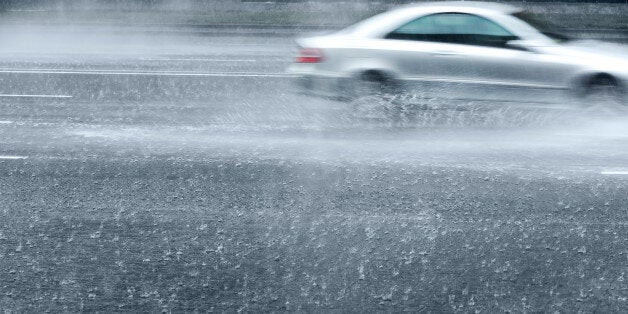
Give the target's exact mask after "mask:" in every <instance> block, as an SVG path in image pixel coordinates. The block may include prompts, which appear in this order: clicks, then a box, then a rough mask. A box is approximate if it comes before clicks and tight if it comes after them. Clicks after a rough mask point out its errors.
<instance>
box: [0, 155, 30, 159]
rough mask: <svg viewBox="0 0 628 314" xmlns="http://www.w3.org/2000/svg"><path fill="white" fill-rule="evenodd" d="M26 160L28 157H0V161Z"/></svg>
mask: <svg viewBox="0 0 628 314" xmlns="http://www.w3.org/2000/svg"><path fill="white" fill-rule="evenodd" d="M27 158H28V156H9V155H6V156H3V155H0V160H1V159H8V160H18V159H27Z"/></svg>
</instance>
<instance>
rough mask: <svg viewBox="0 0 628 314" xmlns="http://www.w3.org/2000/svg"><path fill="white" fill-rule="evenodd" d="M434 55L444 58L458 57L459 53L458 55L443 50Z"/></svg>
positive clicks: (433, 53)
mask: <svg viewBox="0 0 628 314" xmlns="http://www.w3.org/2000/svg"><path fill="white" fill-rule="evenodd" d="M432 55H435V56H443V57H444V56H457V55H459V53H456V52H454V51H447V50H442V51H434V52H432Z"/></svg>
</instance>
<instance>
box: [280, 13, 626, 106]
mask: <svg viewBox="0 0 628 314" xmlns="http://www.w3.org/2000/svg"><path fill="white" fill-rule="evenodd" d="M297 43H298V45H299V49H300V51H299V56H298V57H297V58H296V60H295V62H294V63H293V64H292V65H291V66H290V68H289V72H291V73H293V74H294V75H295V76H296V77H297V81H298V83H299V84H298V85H299V86H300V87H301V88H302V89H303V91H306V92H308V93H311V94H316V95H321V96H330V97H335V98H341V99H354V98H356V97H360V96H365V95H367V94H373V93H399V92H402V91H411V92H413V93H419V94H420V95H423V96H426V97H444V98H457V99H482V100H499V101H518V102H521V101H524V102H540V103H547V102H556V101H561V102H562V101H565V100H572V99H573V98H578V99H585V100H587V99H591V97H593V96H595V97H598V96H600V95H601V96H603V97H610V98H612V99H613V100H618V101H619V102H620V103H624V102H625V98H624V95H625V93H626V90H627V88H626V87H627V86H628V85H627V82H628V51H627V50H626V48H625V46H622V45H619V44H612V43H603V42H597V41H582V40H571V39H569V38H568V37H565V36H562V35H559V34H557V33H555V32H552V30H551V29H550V28H548V27H547V26H546V25H545V24H544V23H543V22H539V21H538V20H537V19H535V18H534V17H533V16H532V15H529V14H527V13H526V12H524V11H522V10H521V9H519V8H517V7H514V6H510V5H504V4H496V3H483V2H435V3H424V4H419V5H411V6H404V7H401V8H398V9H394V10H392V11H388V12H385V13H382V14H379V15H376V16H374V17H371V18H369V19H366V20H364V21H362V22H359V23H357V24H355V25H353V26H351V27H349V28H347V29H344V30H342V31H340V32H337V33H334V34H331V35H326V36H318V37H311V38H303V39H299V40H297ZM595 99H598V98H595Z"/></svg>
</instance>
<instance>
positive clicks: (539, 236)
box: [0, 32, 628, 313]
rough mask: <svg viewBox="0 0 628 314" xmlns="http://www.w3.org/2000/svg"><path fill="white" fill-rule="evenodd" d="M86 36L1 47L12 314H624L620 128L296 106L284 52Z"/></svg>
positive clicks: (254, 42) (3, 298)
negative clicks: (262, 313)
mask: <svg viewBox="0 0 628 314" xmlns="http://www.w3.org/2000/svg"><path fill="white" fill-rule="evenodd" d="M72 34H75V33H72ZM72 36H74V35H72ZM72 36H69V35H68V34H66V33H61V34H56V35H55V34H53V35H51V34H48V35H47V36H40V35H34V34H32V33H28V32H27V33H25V35H24V36H23V37H22V40H14V41H11V42H10V43H11V44H6V45H3V46H2V48H0V55H1V57H2V61H1V62H0V82H1V83H0V94H1V95H2V96H0V217H1V219H0V272H1V274H2V275H1V276H0V292H1V293H2V294H1V295H0V308H3V309H10V310H15V311H17V312H42V311H51V312H60V311H69V312H77V311H101V312H124V311H128V312H158V311H162V310H163V311H174V312H181V311H229V312H231V311H237V310H242V311H249V312H258V311H284V310H288V311H295V310H304V311H329V310H336V311H341V312H352V311H355V312H363V311H403V310H405V311H432V312H472V311H481V312H498V311H511V312H536V311H542V312H549V311H559V312H577V311H583V312H603V313H610V312H617V313H620V312H626V311H628V284H627V281H626V273H628V266H627V265H628V249H627V248H628V237H627V231H628V230H627V229H628V227H627V223H628V221H627V218H628V193H627V192H628V180H627V179H628V175H626V174H628V151H627V150H626V147H628V146H626V144H628V136H626V134H628V133H627V132H626V131H628V127H627V124H626V122H627V120H628V118H626V116H625V115H623V114H621V112H620V113H619V114H618V113H617V111H616V110H615V109H609V108H601V107H595V108H588V109H580V108H576V107H574V106H572V105H570V104H565V106H560V107H552V108H536V107H535V108H521V107H520V106H516V105H514V106H513V105H507V106H504V105H493V106H491V105H486V104H475V103H468V104H462V105H461V106H462V109H461V108H459V107H457V108H451V107H444V108H443V106H440V104H442V102H439V101H437V100H436V101H433V102H432V103H431V104H432V105H434V106H432V107H433V108H432V107H430V108H431V109H430V110H418V109H417V110H409V111H408V112H404V113H403V114H401V115H400V116H399V117H397V118H391V117H390V116H389V115H387V114H386V113H385V112H384V113H383V112H382V111H381V110H380V109H378V108H381V106H371V107H369V106H368V105H367V107H368V108H366V109H365V108H363V107H364V106H365V105H364V104H361V105H360V106H362V107H360V108H355V106H354V105H352V104H345V103H336V102H331V101H324V100H316V99H309V98H307V97H305V96H300V95H297V94H295V93H294V92H293V89H292V85H291V84H290V79H289V77H287V76H286V75H285V74H284V73H283V70H284V68H285V66H286V65H287V63H288V62H290V58H291V56H292V54H293V52H294V51H293V47H292V43H291V39H290V38H285V37H276V38H256V37H252V36H243V37H225V36H181V35H177V36H173V35H168V34H165V35H151V36H144V35H136V34H119V33H115V34H102V35H99V36H89V37H85V36H82V37H81V36H79V37H78V38H80V40H76V39H70V38H75V37H72ZM3 40H5V41H6V40H9V39H7V37H4V39H3ZM384 106H385V104H384ZM434 108H436V109H434ZM415 109H416V108H415Z"/></svg>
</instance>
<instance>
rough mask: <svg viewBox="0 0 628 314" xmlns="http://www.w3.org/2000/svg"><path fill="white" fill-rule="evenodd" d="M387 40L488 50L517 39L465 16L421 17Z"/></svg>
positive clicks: (503, 30)
mask: <svg viewBox="0 0 628 314" xmlns="http://www.w3.org/2000/svg"><path fill="white" fill-rule="evenodd" d="M386 38H388V39H402V40H418V41H431V42H442V43H454V44H463V45H476V46H489V47H506V42H508V41H510V40H515V39H518V37H517V36H515V35H513V34H512V33H510V32H509V31H507V30H506V29H504V28H503V27H501V26H499V25H498V24H496V23H495V22H492V21H490V20H488V19H486V18H483V17H480V16H477V15H472V14H466V13H438V14H432V15H427V16H423V17H420V18H418V19H416V20H413V21H411V22H408V23H406V24H405V25H403V26H401V27H399V28H398V29H396V30H394V31H393V32H391V33H389V34H388V35H386Z"/></svg>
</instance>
